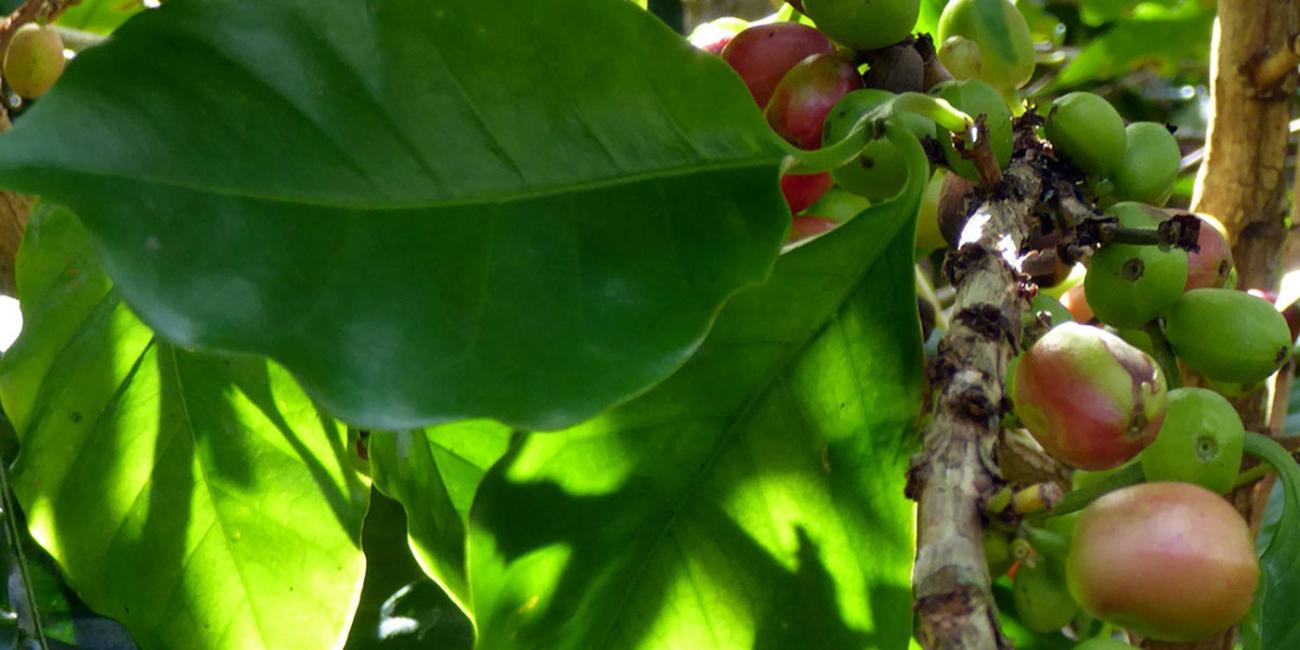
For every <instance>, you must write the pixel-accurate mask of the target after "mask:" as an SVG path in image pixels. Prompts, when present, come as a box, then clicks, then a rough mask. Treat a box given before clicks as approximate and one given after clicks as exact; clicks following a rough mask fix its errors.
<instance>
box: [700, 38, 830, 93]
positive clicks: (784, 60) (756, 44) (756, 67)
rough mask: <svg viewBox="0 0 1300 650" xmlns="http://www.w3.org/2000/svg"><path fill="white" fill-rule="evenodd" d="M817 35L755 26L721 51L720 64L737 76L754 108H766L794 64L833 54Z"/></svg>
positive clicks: (826, 42) (828, 45)
mask: <svg viewBox="0 0 1300 650" xmlns="http://www.w3.org/2000/svg"><path fill="white" fill-rule="evenodd" d="M834 51H835V46H834V45H833V44H831V41H830V39H828V38H826V37H825V36H823V35H822V33H821V32H819V31H817V30H816V29H814V28H812V27H809V26H807V25H802V24H799V23H791V22H784V23H771V24H768V25H755V26H753V27H750V28H749V29H746V30H744V31H742V32H740V33H739V34H736V36H735V38H732V39H731V41H730V42H729V43H727V45H726V47H724V48H722V60H724V61H726V62H727V63H728V64H730V65H731V67H732V68H733V69H734V70H735V71H736V72H737V73H739V74H740V78H741V79H744V80H745V85H746V86H748V87H749V93H750V94H751V95H753V96H754V101H756V102H758V107H759V108H763V107H765V106H767V102H768V100H769V99H770V98H771V97H772V91H773V90H775V89H776V85H777V84H778V83H780V82H781V78H782V77H784V76H785V73H787V72H789V71H790V68H793V67H794V66H795V64H796V63H798V62H800V61H802V60H804V59H806V58H808V57H810V56H812V55H814V54H823V53H829V52H834Z"/></svg>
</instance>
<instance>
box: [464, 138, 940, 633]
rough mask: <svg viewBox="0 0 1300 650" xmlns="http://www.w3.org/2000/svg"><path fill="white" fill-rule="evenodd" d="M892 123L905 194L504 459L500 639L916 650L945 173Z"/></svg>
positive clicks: (483, 509)
mask: <svg viewBox="0 0 1300 650" xmlns="http://www.w3.org/2000/svg"><path fill="white" fill-rule="evenodd" d="M891 139H893V140H894V142H895V143H896V144H898V146H900V147H904V148H905V151H906V152H907V153H908V157H907V159H908V161H909V167H910V169H911V172H912V173H911V178H910V181H909V184H908V187H907V188H906V190H905V192H904V193H903V195H902V196H901V198H899V199H897V200H895V201H892V202H887V203H883V204H879V205H877V206H874V207H871V208H869V209H867V210H866V211H865V212H863V213H862V214H861V215H859V216H857V217H856V218H854V219H853V220H851V221H849V222H848V223H846V224H844V225H842V226H840V227H839V229H837V230H835V231H833V232H832V233H830V234H829V235H828V236H825V237H823V238H821V239H817V240H814V241H812V242H810V243H809V244H807V245H805V246H803V247H800V248H798V249H796V250H794V251H792V252H791V253H789V254H787V255H786V256H784V257H782V258H781V260H780V261H779V262H778V264H777V268H776V270H775V271H774V272H773V275H772V276H771V278H770V279H769V280H768V282H767V283H765V284H763V285H761V286H759V287H757V288H754V289H751V290H748V291H746V292H744V293H742V294H740V295H739V296H737V297H736V298H735V299H733V300H732V301H731V302H730V303H729V304H728V305H727V307H726V308H725V309H724V310H723V312H722V314H721V316H720V317H719V319H718V323H717V325H716V327H715V328H714V330H713V332H712V333H711V334H710V336H709V338H708V340H707V341H706V342H705V344H704V346H703V347H702V348H701V349H700V351H699V353H698V354H697V355H696V356H695V357H694V358H693V359H692V360H691V361H690V362H689V363H688V364H687V365H686V367H685V368H683V369H682V370H681V371H680V372H678V373H677V374H676V375H674V376H673V377H672V378H670V379H669V380H668V381H666V382H665V383H664V384H662V385H660V386H659V387H657V388H655V389H654V390H653V391H651V392H650V393H648V394H646V395H644V396H642V397H641V398H639V399H637V400H635V401H633V402H630V403H628V404H626V405H624V406H622V407H619V408H617V409H614V410H613V411H611V412H609V413H607V414H604V415H602V416H600V417H598V418H595V419H594V420H591V421H589V422H587V423H584V424H583V425H581V426H578V427H575V428H573V429H570V430H567V431H564V432H561V433H555V434H534V435H531V436H529V437H528V438H527V439H526V441H525V442H524V443H523V444H522V445H521V446H519V447H516V448H514V449H512V451H511V452H509V453H508V454H507V455H506V458H505V459H503V460H502V462H500V463H498V464H497V465H496V466H494V467H493V469H492V470H491V471H490V472H489V473H488V477H487V478H486V479H485V480H484V482H483V484H482V486H480V489H479V494H478V499H477V500H476V501H475V503H474V509H473V513H472V516H471V527H470V539H469V547H468V554H469V567H470V580H471V591H472V593H473V609H474V612H475V617H476V622H477V625H478V630H479V635H480V637H479V643H480V645H481V646H482V647H486V648H502V649H503V648H552V649H555V650H562V649H569V648H573V649H580V648H664V647H675V648H711V649H731V648H745V649H749V648H759V649H762V648H818V649H822V650H834V649H838V648H846V649H847V648H853V649H860V648H867V647H869V648H881V649H885V650H889V649H892V648H903V647H906V645H907V642H908V638H909V637H910V633H911V627H912V625H911V621H912V617H911V604H910V595H909V594H910V588H909V585H910V581H909V578H910V572H911V563H912V557H913V552H914V514H913V506H912V504H911V503H910V502H909V501H908V500H907V499H906V498H905V497H904V496H903V487H904V483H905V470H906V467H907V464H908V458H909V454H910V452H911V450H912V449H913V446H914V440H913V435H912V434H913V421H914V419H915V418H916V415H917V412H918V411H919V408H920V399H921V375H922V373H921V360H922V359H921V356H922V355H921V341H920V329H919V326H918V324H917V313H916V295H915V293H914V282H913V277H914V272H913V268H912V263H913V242H914V237H915V234H914V230H913V228H914V223H915V221H914V219H913V217H914V215H915V214H916V211H917V208H918V206H919V205H920V198H921V193H922V190H923V188H924V186H925V183H926V180H927V178H928V176H929V174H928V171H929V170H928V166H927V163H926V161H925V159H924V155H923V153H922V152H921V150H920V147H919V146H918V144H917V142H916V141H915V140H914V139H912V138H911V136H910V135H909V134H906V132H905V130H904V129H902V128H897V129H893V128H891Z"/></svg>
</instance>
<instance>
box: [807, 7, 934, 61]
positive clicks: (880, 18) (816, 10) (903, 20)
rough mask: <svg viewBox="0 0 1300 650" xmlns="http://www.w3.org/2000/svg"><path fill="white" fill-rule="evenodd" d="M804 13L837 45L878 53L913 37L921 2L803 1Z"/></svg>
mask: <svg viewBox="0 0 1300 650" xmlns="http://www.w3.org/2000/svg"><path fill="white" fill-rule="evenodd" d="M803 5H804V8H805V9H807V11H805V12H804V13H805V14H806V15H807V16H808V17H809V18H812V19H813V22H815V23H817V26H818V27H819V28H821V30H822V31H823V32H825V33H826V35H827V36H829V37H831V39H833V40H834V41H835V42H836V43H839V44H840V45H844V46H846V47H849V48H852V49H855V50H878V49H880V48H882V47H885V46H886V45H893V44H894V43H897V42H899V41H901V40H903V39H904V38H907V35H908V34H911V33H912V28H913V27H914V26H915V25H916V19H917V17H918V16H919V15H920V13H921V2H920V0H803Z"/></svg>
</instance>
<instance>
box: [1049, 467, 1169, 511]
mask: <svg viewBox="0 0 1300 650" xmlns="http://www.w3.org/2000/svg"><path fill="white" fill-rule="evenodd" d="M1144 478H1145V476H1144V475H1143V474H1142V466H1141V465H1139V464H1137V463H1133V464H1131V465H1125V466H1123V467H1121V468H1120V469H1118V470H1116V472H1115V473H1114V474H1111V475H1110V476H1108V477H1106V479H1105V480H1103V481H1100V482H1098V483H1094V484H1092V485H1089V486H1088V487H1086V488H1083V489H1080V490H1074V491H1073V492H1070V493H1068V494H1066V495H1065V498H1063V499H1061V502H1060V503H1058V504H1056V507H1055V508H1052V509H1051V510H1044V511H1041V512H1035V513H1033V514H1031V515H1029V516H1028V517H1026V518H1025V520H1026V521H1029V522H1037V521H1042V520H1044V519H1047V518H1049V517H1056V516H1059V515H1068V514H1070V513H1071V512H1075V511H1078V510H1083V509H1084V508H1086V507H1088V504H1090V503H1092V502H1093V501H1096V500H1097V499H1100V498H1101V497H1103V496H1105V495H1107V494H1109V493H1111V492H1114V491H1115V490H1118V489H1120V488H1125V487H1128V486H1130V485H1137V484H1138V483H1141V482H1142V480H1143V479H1144Z"/></svg>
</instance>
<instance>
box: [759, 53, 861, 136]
mask: <svg viewBox="0 0 1300 650" xmlns="http://www.w3.org/2000/svg"><path fill="white" fill-rule="evenodd" d="M861 87H862V77H860V76H858V69H857V68H855V67H854V66H853V63H852V62H850V61H849V60H848V59H845V58H843V57H841V56H839V55H838V54H814V55H812V56H810V57H808V58H806V59H804V60H803V61H800V62H799V63H798V64H796V65H795V66H794V67H793V68H790V72H787V73H786V75H785V76H784V77H782V78H781V83H779V84H777V86H776V89H775V90H773V91H772V99H771V100H770V101H769V102H768V104H767V109H766V111H764V114H765V115H766V116H767V123H768V125H769V126H771V127H772V129H773V130H774V131H776V132H777V134H779V135H780V136H781V137H783V138H785V139H786V140H787V141H788V142H789V143H790V144H793V145H794V146H796V147H799V148H800V149H817V148H818V147H821V145H822V131H823V128H824V125H825V122H826V116H827V115H828V114H830V112H831V108H832V107H833V106H835V103H836V102H838V101H840V98H841V97H843V96H845V95H847V94H849V93H850V92H852V91H854V90H857V89H859V88H861Z"/></svg>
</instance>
